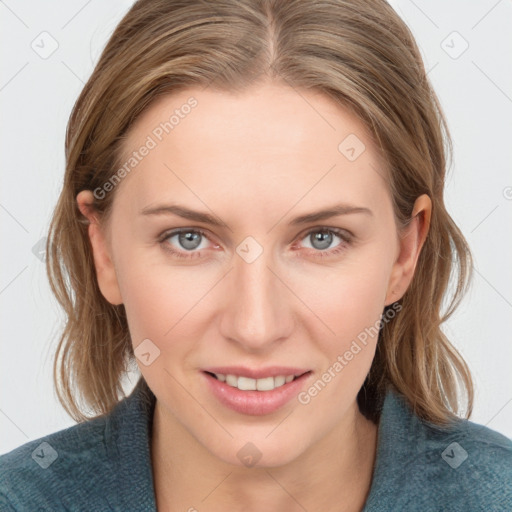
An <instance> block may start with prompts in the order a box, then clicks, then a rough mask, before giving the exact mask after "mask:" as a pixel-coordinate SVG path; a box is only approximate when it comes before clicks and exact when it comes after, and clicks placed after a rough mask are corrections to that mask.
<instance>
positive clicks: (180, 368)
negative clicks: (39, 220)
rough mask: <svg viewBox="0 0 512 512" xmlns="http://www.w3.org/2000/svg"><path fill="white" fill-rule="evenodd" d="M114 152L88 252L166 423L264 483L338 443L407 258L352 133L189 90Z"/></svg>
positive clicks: (305, 103) (151, 113)
mask: <svg viewBox="0 0 512 512" xmlns="http://www.w3.org/2000/svg"><path fill="white" fill-rule="evenodd" d="M191 98H193V99H191ZM165 123H167V124H165ZM144 147H145V148H146V149H141V148H144ZM125 150H126V151H125V155H124V157H125V160H124V161H126V162H128V165H127V166H126V167H125V170H127V169H129V172H126V173H125V174H126V175H125V176H124V177H123V173H122V172H121V173H120V177H121V178H122V179H121V182H120V183H119V184H117V185H115V186H114V188H115V194H116V195H115V199H114V206H113V212H112V217H111V219H110V223H109V224H108V231H107V232H106V233H107V236H106V237H105V238H103V236H102V235H101V232H100V231H99V230H97V227H96V226H95V225H93V226H91V228H90V234H91V240H92V243H93V246H94V251H95V261H96V266H97V271H98V281H99V284H100V288H101V290H102V293H103V294H104V295H105V297H106V298H107V300H109V301H110V302H112V303H114V304H115V303H121V302H122V303H123V304H124V306H125V308H126V314H127V318H128V323H129V328H130V334H131V338H132V341H133V346H134V348H135V353H136V355H137V363H138V366H139V368H140V371H141V372H142V374H143V376H144V378H145V380H146V381H147V383H148V384H149V386H150V388H151V389H152V390H153V392H154V394H155V395H156V397H157V400H158V404H159V407H161V410H162V411H163V414H164V415H165V417H166V418H167V420H166V421H168V422H174V423H175V424H177V425H178V424H179V425H180V428H183V429H185V431H186V432H187V433H188V434H190V435H191V436H192V438H193V439H195V440H196V441H197V442H198V443H199V445H201V446H202V447H204V448H206V449H207V450H208V451H209V452H210V453H211V454H213V455H215V456H216V457H218V458H220V459H222V460H223V461H225V462H228V463H232V464H237V465H241V464H246V465H247V462H248V461H249V459H248V458H247V456H249V457H250V458H251V457H252V459H251V460H255V459H258V458H260V460H259V462H258V464H260V465H268V466H273V465H281V464H285V463H287V462H290V461H292V460H294V459H297V458H298V457H299V456H300V455H302V454H304V453H305V452H307V451H308V450H309V449H310V448H312V447H313V445H315V443H318V442H321V441H322V440H323V439H326V438H327V436H328V435H333V433H335V432H339V431H341V430H342V429H344V428H349V425H351V426H353V425H354V421H357V420H358V418H360V413H359V411H358V409H357V406H356V395H357V393H358V391H359V389H360V388H361V386H362V384H363V381H364V379H365V377H366V375H367V373H368V371H369V369H370V366H371V363H372V359H373V357H374V352H375V346H376V342H377V336H376V332H377V330H378V327H379V319H380V315H381V314H382V312H383V308H384V306H385V305H388V304H391V303H393V302H394V301H396V300H398V299H399V298H400V297H401V296H402V295H403V293H404V292H405V289H406V288H407V286H408V284H409V282H410V279H411V277H412V272H413V270H414V265H415V261H416V258H417V255H418V247H417V241H418V238H417V236H416V235H415V234H414V233H412V235H411V236H409V237H406V238H404V239H403V240H402V241H401V240H400V238H399V236H398V233H397V226H396V224H395V220H394V216H393V211H392V203H391V198H390V195H389V192H388V188H387V184H386V180H387V178H386V170H385V166H384V162H383V161H382V160H381V159H380V158H379V156H378V154H377V152H376V149H375V146H374V145H373V143H372V141H371V140H370V138H369V135H368V133H367V131H366V130H365V128H364V125H363V124H362V123H361V122H360V121H358V119H357V118H356V117H354V116H353V115H352V114H349V113H348V111H346V110H344V109H342V108H341V107H339V106H337V105H336V104H335V103H333V102H332V100H330V99H328V98H327V97H325V96H323V95H319V94H315V93H312V92H304V91H300V92H299V91H296V90H294V89H292V88H290V87H287V86H282V85H270V84H268V85H259V86H257V87H254V88H252V89H250V90H247V91H246V92H244V93H242V94H234V93H228V92H218V91H214V90H212V89H208V88H206V89H204V90H203V89H199V88H197V89H189V90H186V91H182V92H180V93H176V94H174V95H170V96H167V97H164V98H162V99H160V100H159V101H158V102H157V103H156V104H154V105H153V106H152V107H151V108H150V109H149V110H147V111H146V112H145V113H144V114H143V116H142V117H140V118H139V119H138V121H137V123H136V124H135V125H134V127H133V129H132V130H131V131H130V133H129V136H128V138H127V140H126V144H125ZM134 151H135V152H136V154H134ZM130 158H133V159H132V160H131V161H130ZM130 162H131V163H130ZM108 189H109V186H108V185H107V186H106V187H105V188H103V189H102V190H108ZM108 193H113V192H112V191H109V192H108ZM96 194H97V195H98V197H101V194H102V191H101V190H100V191H98V190H97V191H96ZM343 209H345V210H343ZM326 210H327V211H331V214H326V215H324V214H321V212H323V211H326ZM334 210H338V212H337V213H336V212H334V213H333V212H332V211H334ZM180 212H181V213H182V214H181V215H180V214H179V213H180ZM411 226H412V227H413V228H414V227H415V226H416V224H415V223H411ZM177 230H181V231H182V234H181V235H180V234H179V233H176V231H177ZM111 262H112V263H111ZM397 314H399V313H397ZM206 371H210V372H212V373H222V374H224V375H225V374H229V375H234V376H235V377H237V376H245V377H247V378H246V379H236V378H234V377H229V378H228V381H229V382H230V384H227V383H225V382H222V381H221V380H219V379H218V378H216V377H213V376H212V375H209V374H208V373H206ZM254 372H259V373H254ZM289 375H294V376H299V375H302V377H300V378H298V379H296V380H294V381H292V382H286V380H285V384H284V385H282V386H279V385H280V384H282V380H283V379H280V378H279V376H282V377H287V376H289ZM326 375H327V376H326ZM257 376H259V377H261V378H262V379H261V380H258V381H253V380H251V377H257ZM276 376H277V378H275V377H276ZM272 377H274V379H272ZM329 377H330V378H329ZM220 379H222V376H221V377H220ZM287 380H289V379H287ZM315 383H316V386H315ZM233 385H238V386H240V387H244V386H247V387H249V388H251V387H252V386H253V385H256V386H259V387H260V388H261V389H263V388H265V387H270V388H271V387H272V386H276V385H277V386H278V387H276V389H274V390H273V391H270V390H269V391H257V390H256V391H254V390H252V391H251V390H239V389H236V388H235V387H233ZM265 389H266V388H265Z"/></svg>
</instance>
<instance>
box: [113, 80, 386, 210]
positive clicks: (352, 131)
mask: <svg viewBox="0 0 512 512" xmlns="http://www.w3.org/2000/svg"><path fill="white" fill-rule="evenodd" d="M143 147H146V148H149V149H146V150H143ZM139 150H142V151H139ZM134 151H136V152H138V153H139V156H138V161H137V163H136V166H135V167H134V168H133V172H130V175H129V176H128V177H127V178H126V179H125V180H124V182H123V183H122V184H121V185H122V187H120V188H125V189H126V191H125V192H123V194H124V195H125V196H129V199H130V203H131V204H132V205H134V207H135V206H137V207H144V206H146V205H148V204H150V203H152V202H156V201H158V200H165V199H166V194H167V195H173V194H174V193H180V194H185V195H186V196H189V197H190V199H191V200H192V201H193V202H194V203H195V204H198V202H197V201H198V197H199V196H198V194H199V193H202V194H203V195H205V198H206V197H207V198H208V199H210V200H211V201H212V202H216V201H218V200H219V199H220V197H221V196H222V197H223V198H224V200H225V201H226V200H227V201H229V200H232V201H234V202H236V201H237V200H240V199H241V198H244V199H245V201H244V203H245V204H246V205H252V206H254V207H257V205H258V204H259V205H260V208H261V202H262V199H263V200H265V201H269V202H270V203H272V204H273V203H276V204H277V203H279V202H281V203H283V202H285V203H286V204H288V206H290V207H291V206H292V204H289V203H291V202H296V201H297V200H299V198H301V197H303V199H302V203H303V204H304V207H306V206H307V203H308V202H311V204H316V203H317V201H318V200H319V198H321V199H323V200H324V201H326V202H327V201H331V200H332V201H337V202H339V200H340V199H341V200H347V201H352V202H356V201H357V202H364V203H366V205H368V204H370V203H371V202H372V201H375V200H377V199H378V198H379V197H380V196H381V195H382V194H386V193H387V187H386V181H385V179H386V178H385V177H386V172H385V165H384V161H383V159H382V157H381V156H380V154H379V153H378V151H377V148H376V147H375V145H374V143H373V140H372V138H371V136H370V134H369V132H368V131H367V129H366V128H365V126H364V124H363V123H362V122H361V121H360V120H359V119H358V118H357V117H356V116H355V115H354V114H353V113H351V112H350V111H348V110H347V109H345V108H343V107H341V106H340V105H338V104H336V103H335V102H334V101H333V100H332V99H330V98H328V97H327V96H324V95H322V94H320V93H317V92H312V91H298V90H296V89H293V88H291V87H288V86H285V85H275V84H266V85H259V86H255V87H253V88H251V89H247V90H245V91H244V92H242V93H234V92H225V91H217V90H214V89H211V88H206V89H200V88H190V89H187V90H182V91H180V92H179V93H174V94H171V95H167V96H164V97H162V98H160V99H159V100H158V101H157V102H155V103H154V104H153V105H152V106H151V107H150V108H149V109H147V110H146V111H145V112H144V113H143V114H142V115H141V117H140V118H139V119H138V120H137V122H136V123H135V125H134V126H133V127H132V129H131V130H130V132H129V134H128V137H127V139H126V141H125V144H124V155H123V161H125V162H126V161H128V159H129V158H130V155H133V152H134ZM142 152H143V153H144V156H142V157H141V156H140V153H142ZM118 193H119V190H118ZM168 198H170V197H168Z"/></svg>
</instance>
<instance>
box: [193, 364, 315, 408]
mask: <svg viewBox="0 0 512 512" xmlns="http://www.w3.org/2000/svg"><path fill="white" fill-rule="evenodd" d="M202 374H203V375H204V377H205V378H206V381H207V382H208V385H209V387H210V390H211V391H212V393H213V394H214V396H215V397H216V398H217V399H218V400H219V402H221V403H222V404H223V405H225V406H226V407H229V408H230V409H233V410H234V411H236V412H239V413H240V414H248V415H251V416H263V415H264V414H271V413H273V412H274V411H277V410H278V409H279V408H281V407H283V406H284V405H285V404H286V403H288V402H289V401H290V400H291V399H292V398H293V397H295V396H297V395H298V394H299V392H300V390H301V388H302V387H303V386H304V382H305V381H306V379H308V378H309V377H310V375H311V372H308V373H305V374H303V375H301V376H300V377H298V378H297V379H295V380H292V381H291V382H287V383H285V384H284V385H282V386H280V387H278V388H276V389H273V390H272V391H242V390H240V389H238V388H234V387H233V386H229V385H228V384H226V383H225V382H221V381H220V380H218V379H216V378H215V377H212V376H211V375H210V374H208V373H206V372H202Z"/></svg>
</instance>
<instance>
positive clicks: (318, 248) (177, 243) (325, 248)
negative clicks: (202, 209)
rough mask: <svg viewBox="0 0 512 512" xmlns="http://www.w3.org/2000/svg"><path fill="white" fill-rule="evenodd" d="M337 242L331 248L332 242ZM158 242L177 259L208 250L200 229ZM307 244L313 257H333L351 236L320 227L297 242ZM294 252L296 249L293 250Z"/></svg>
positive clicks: (177, 231) (186, 230) (175, 232)
mask: <svg viewBox="0 0 512 512" xmlns="http://www.w3.org/2000/svg"><path fill="white" fill-rule="evenodd" d="M336 239H338V240H339V242H338V244H337V245H335V246H334V247H333V248H331V246H332V245H333V242H335V241H336ZM158 241H159V243H160V245H162V247H163V248H164V250H166V251H168V252H170V253H171V254H172V255H173V256H176V257H178V258H189V259H190V258H200V257H201V249H205V250H206V249H208V248H209V247H208V242H210V243H211V240H210V238H209V237H208V235H207V234H206V232H204V231H203V230H201V229H191V228H180V229H175V230H173V231H166V232H165V233H163V234H162V235H161V236H160V237H159V238H158ZM301 241H302V242H304V241H305V242H306V244H307V243H309V244H310V245H309V247H308V246H307V245H306V248H307V249H310V250H311V252H312V253H313V254H312V256H313V257H320V258H323V257H326V256H334V255H337V254H339V253H341V252H342V251H344V250H346V249H347V248H348V246H349V245H350V244H351V243H352V234H351V233H349V232H348V231H345V230H343V229H338V228H328V227H320V228H314V229H310V230H309V231H308V232H307V233H306V234H305V235H304V236H302V237H301V238H299V242H301ZM212 247H213V248H220V246H219V245H218V244H213V246H212ZM294 250H296V249H294Z"/></svg>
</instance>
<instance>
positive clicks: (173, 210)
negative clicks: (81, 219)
mask: <svg viewBox="0 0 512 512" xmlns="http://www.w3.org/2000/svg"><path fill="white" fill-rule="evenodd" d="M354 213H364V214H366V215H370V216H373V212H372V211H371V210H370V209H369V208H365V207H362V206H353V205H349V204H337V205H333V206H330V207H329V208H326V209H323V210H318V211H316V212H311V213H307V214H305V215H300V216H299V217H296V218H295V219H293V220H292V221H290V225H292V226H296V225H300V224H307V223H309V222H318V221H321V220H325V219H329V218H331V217H336V216H338V215H349V214H354ZM140 214H141V215H148V216H151V215H177V216H178V217H183V218H184V219H188V220H192V221H194V222H202V223H204V224H210V225H212V226H219V227H221V226H224V225H225V224H224V223H223V222H222V221H220V220H219V219H217V218H216V217H214V216H213V215H210V214H209V213H204V212H198V211H196V210H190V209H189V208H186V207H184V206H180V205H177V204H169V205H157V206H152V207H149V206H147V207H145V208H143V209H142V210H141V211H140Z"/></svg>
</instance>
